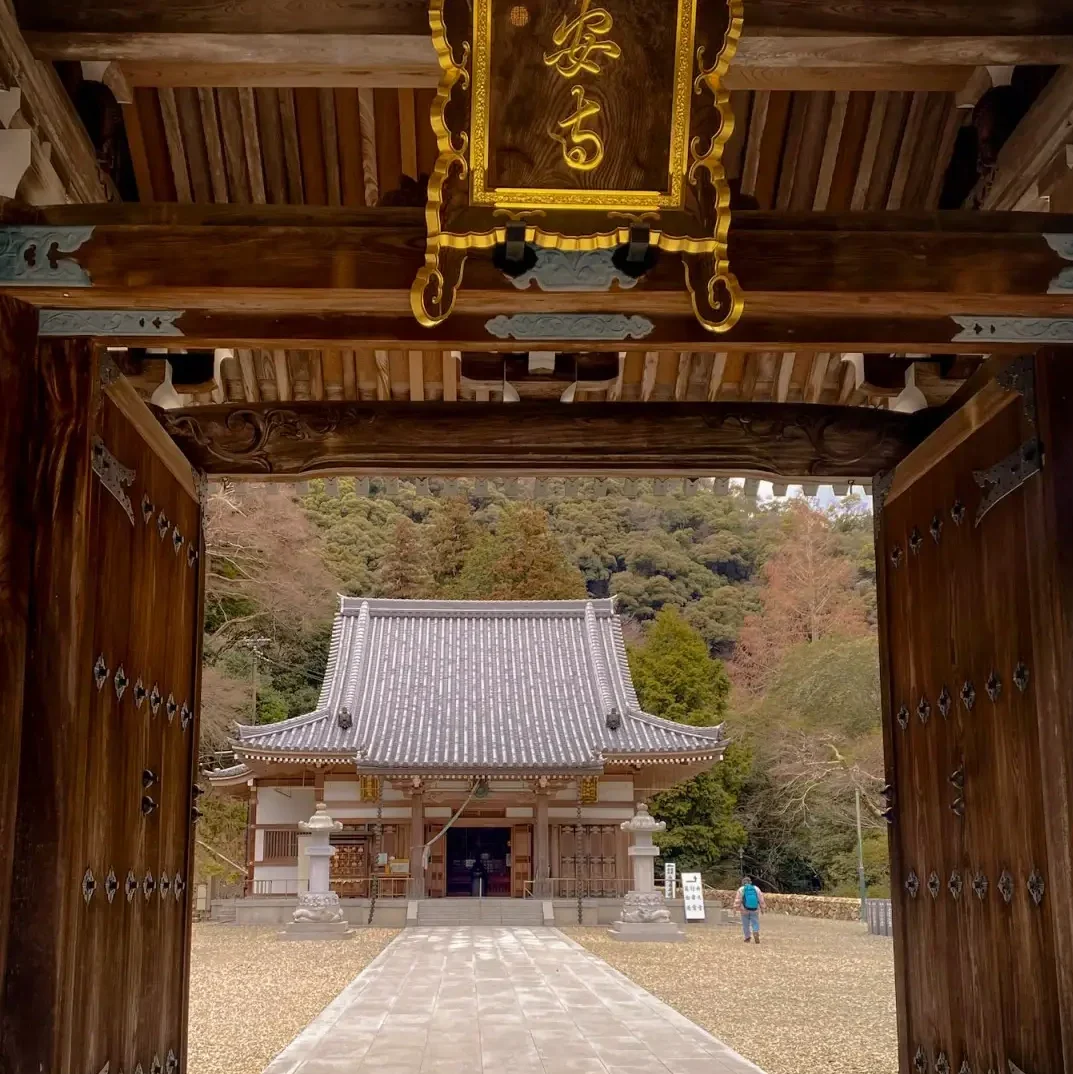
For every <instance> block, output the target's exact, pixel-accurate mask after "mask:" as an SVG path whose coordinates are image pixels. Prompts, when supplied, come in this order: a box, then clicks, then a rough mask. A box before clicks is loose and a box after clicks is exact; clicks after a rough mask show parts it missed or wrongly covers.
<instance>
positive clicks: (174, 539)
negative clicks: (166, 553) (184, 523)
mask: <svg viewBox="0 0 1073 1074" xmlns="http://www.w3.org/2000/svg"><path fill="white" fill-rule="evenodd" d="M184 540H185V538H184V537H183V535H182V534H181V533H180V532H179V527H178V526H174V527H172V531H171V544H172V547H173V548H174V549H175V554H176V555H178V554H179V552H180V550H181V549H182V547H183V541H184Z"/></svg>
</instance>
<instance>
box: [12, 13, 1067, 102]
mask: <svg viewBox="0 0 1073 1074" xmlns="http://www.w3.org/2000/svg"><path fill="white" fill-rule="evenodd" d="M33 24H34V23H33V22H32V21H31V25H33ZM303 29H305V27H301V26H296V28H295V32H293V33H249V32H247V31H246V28H245V27H244V28H243V29H242V30H241V31H239V32H226V33H220V32H215V31H208V30H206V31H203V32H191V31H190V30H189V29H185V30H183V31H181V32H171V33H167V32H153V31H142V30H126V31H111V32H105V31H101V30H96V29H80V30H77V31H71V30H49V31H34V30H27V31H26V34H27V39H28V41H29V42H30V44H31V47H32V48H33V50H34V52H35V54H36V55H37V56H38V57H39V58H41V59H46V60H93V61H104V62H115V63H118V64H120V65H121V66H122V70H123V74H124V75H125V77H126V78H127V80H128V81H129V82H130V83H131V84H132V85H143V86H169V87H175V86H217V87H219V86H241V87H246V88H248V87H250V86H283V85H286V86H328V87H345V86H359V87H360V86H373V87H398V86H404V87H405V86H414V87H420V86H434V85H436V83H437V81H438V79H439V74H440V68H439V64H438V62H437V59H436V54H435V52H434V50H433V48H432V43H431V39H430V37H429V33H428V26H427V22H426V24H425V25H424V26H423V27H420V28H419V29H418V30H417V31H416V32H414V33H410V34H404V33H394V32H385V33H364V34H362V33H346V34H344V33H309V32H305V33H303V32H301V31H302V30H303ZM1065 63H1073V34H1067V35H1062V36H1058V35H1055V36H1044V35H1021V36H992V35H958V36H928V37H918V36H908V35H891V34H877V33H872V32H867V31H866V32H858V33H852V34H819V35H815V34H813V35H805V36H795V35H793V34H789V33H786V32H784V31H782V30H780V29H776V30H772V31H769V30H766V29H764V28H763V27H762V26H761V27H756V26H754V25H753V24H752V21H751V18H750V20H749V21H748V22H747V25H746V31H745V34H744V36H743V38H742V41H741V44H740V46H739V48H738V53H737V56H736V57H735V60H734V63H733V65H732V66H731V69H730V71H729V72H728V74H727V77H726V80H725V84H726V86H727V88H728V89H756V88H761V89H842V90H876V89H900V90H906V89H915V90H920V91H923V90H948V91H957V90H961V89H962V88H963V87H965V86H966V85H967V84H968V82H969V81H970V80H971V78H972V75H973V73H974V71H975V70H976V69H978V68H980V67H985V66H1008V65H1015V64H1065Z"/></svg>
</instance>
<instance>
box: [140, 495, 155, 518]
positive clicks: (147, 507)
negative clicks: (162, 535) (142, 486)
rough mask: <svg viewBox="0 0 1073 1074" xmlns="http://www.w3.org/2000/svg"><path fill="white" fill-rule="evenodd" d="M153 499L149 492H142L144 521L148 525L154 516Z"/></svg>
mask: <svg viewBox="0 0 1073 1074" xmlns="http://www.w3.org/2000/svg"><path fill="white" fill-rule="evenodd" d="M153 510H154V508H153V501H152V500H150V499H149V493H148V492H143V493H142V521H143V522H144V523H145V524H146V525H147V526H148V525H149V521H150V519H152V517H153Z"/></svg>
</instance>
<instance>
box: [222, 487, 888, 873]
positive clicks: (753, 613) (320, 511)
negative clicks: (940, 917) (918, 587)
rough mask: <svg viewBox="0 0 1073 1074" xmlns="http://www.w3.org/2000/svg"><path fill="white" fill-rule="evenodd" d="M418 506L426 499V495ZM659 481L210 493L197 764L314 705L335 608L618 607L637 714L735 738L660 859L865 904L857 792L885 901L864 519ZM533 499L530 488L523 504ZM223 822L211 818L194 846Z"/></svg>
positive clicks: (697, 783) (228, 817)
mask: <svg viewBox="0 0 1073 1074" xmlns="http://www.w3.org/2000/svg"><path fill="white" fill-rule="evenodd" d="M432 484H433V491H435V485H436V483H435V482H433V483H432ZM656 489H657V486H654V485H653V483H651V482H644V481H642V482H630V483H628V484H627V483H623V482H619V481H604V480H582V481H571V482H569V483H565V482H557V481H549V482H545V483H542V487H541V490H540V493H541V494H540V495H539V496H534V495H528V496H526V497H524V498H519V499H511V498H508V497H507V496H506V495H505V494H504V493H505V488H504V487H503V486H500V485H498V484H497V483H490V482H478V483H466V482H463V483H461V485H460V487H459V488H458V494H457V495H455V496H453V497H445V496H443V495H433V494H432V492H430V491H429V489H428V483H427V482H421V483H418V484H416V485H415V484H411V483H406V482H398V481H391V482H387V481H373V482H371V484H370V486H369V491H368V494H364V493H365V489H364V486H363V487H362V490H361V491H362V493H363V494H360V495H359V494H358V488H357V486H356V484H355V482H354V481H351V480H341V481H339V482H337V483H336V482H333V483H331V484H330V485H326V483H324V482H320V481H314V482H312V483H311V485H310V487H309V489H308V491H307V492H305V493H304V494H301V495H299V494H296V492H295V491H294V490H293V489H292V488H290V487H276V488H271V487H250V486H245V487H234V488H232V487H225V488H224V489H223V490H222V491H220V492H217V493H216V494H214V495H213V497H212V500H211V504H210V512H209V521H208V526H207V540H208V545H209V552H210V579H209V586H208V598H207V607H208V612H207V625H206V639H205V664H206V667H205V677H204V694H205V696H204V703H203V725H204V726H203V735H202V752H203V757H204V760H205V761H206V763H212V761H213V758H214V756H215V753H216V751H219V750H222V749H224V748H225V746H226V731H227V727H228V725H229V724H230V723H231V722H233V721H236V720H238V721H242V722H251V721H252V720H253V719H254V718H256V720H257V721H258V722H270V721H274V720H278V719H282V718H285V717H287V716H291V715H296V714H299V713H302V712H307V711H309V710H310V709H311V708H312V707H314V705H315V703H316V696H317V692H318V690H319V687H320V680H321V676H322V674H323V670H324V665H325V661H326V656H327V645H328V640H329V635H330V628H331V618H332V614H333V611H334V607H335V595H336V593H337V592H344V593H348V594H352V595H370V596H390V597H411V598H414V597H445V598H472V599H512V598H513V599H541V598H570V597H583V596H585V594H586V593H588V594H589V595H592V596H600V597H603V596H608V595H613V596H615V597H616V599H617V606H618V608H619V611H620V612H621V613H622V614H623V615H624V616H625V618H626V625H627V636H628V641H629V651H630V661H631V667H632V668H633V672H634V676H635V680H636V682H637V687H638V691H639V694H640V697H641V701H642V704H643V705H644V706H645V708H646V709H648V711H651V712H654V713H657V714H659V715H663V716H666V717H668V718H670V719H675V720H682V721H684V722H688V723H694V724H712V723H718V722H720V721H724V720H725V721H726V723H727V727H728V731H729V733H730V735H731V737H732V739H733V745H732V746H731V748H730V749H729V750H728V751H727V757H726V760H725V762H724V763H723V764H722V765H720V766H718V767H717V768H716V769H714V770H713V771H712V772H710V773H708V774H706V775H704V776H700V777H698V778H697V779H695V780H692V781H690V782H689V783H687V784H684V785H682V786H681V787H679V788H676V789H675V790H674V791H670V792H667V793H665V794H663V795H661V796H660V797H659V799H658V800H657V802H656V803H655V810H656V811H657V812H658V814H659V815H660V816H662V817H663V818H664V819H666V820H667V821H668V823H669V831H668V833H667V836H666V837H665V839H664V841H663V846H664V851H665V853H667V854H671V855H673V856H674V857H676V858H677V859H678V860H679V863H680V866H681V867H689V866H693V867H697V868H701V869H703V870H704V871H705V873H706V875H707V876H708V877H709V878H710V879H711V880H713V881H716V882H719V881H722V880H730V879H733V877H735V876H736V875H737V873H738V871H739V869H740V868H741V867H742V866H744V867H745V868H746V869H748V870H749V871H751V872H752V873H753V875H754V876H759V877H760V878H761V880H762V881H763V882H764V884H765V886H768V887H771V888H773V889H779V890H818V889H820V888H823V889H826V890H837V891H851V890H856V879H855V878H856V873H855V869H856V851H855V847H856V835H855V820H854V792H855V791H856V790H860V791H861V792H862V797H863V801H864V821H865V826H866V843H865V852H866V865H867V867H868V872H869V879H870V881H871V883H872V884H873V889H874V890H877V891H880V890H883V888H884V885H885V884H886V882H887V880H886V877H887V867H886V842H885V831H884V827H883V824H882V821H881V819H880V817H879V802H878V789H879V787H880V786H881V784H882V779H881V771H882V758H881V745H880V738H879V681H878V664H877V651H876V639H875V632H874V622H875V588H874V561H873V556H872V520H871V515H870V514H869V513H868V511H867V508H866V507H865V506H864V505H862V504H861V503H860V502H859V501H857V500H852V499H850V500H846V501H843V503H842V504H841V505H840V506H839V507H837V508H833V509H829V510H827V511H820V510H818V509H816V508H815V506H811V505H810V504H809V503H808V502H807V501H803V500H796V501H789V502H785V501H783V502H774V503H769V504H759V505H758V504H757V503H755V502H752V501H750V500H748V499H746V497H745V496H744V495H743V494H742V493H741V491H740V490H737V489H731V492H730V494H726V495H717V494H715V492H714V491H713V490H712V489H710V488H699V489H693V490H692V491H691V494H687V492H686V491H684V490H678V491H674V492H670V493H664V492H662V490H661V491H660V494H657V492H656ZM529 491H531V490H529ZM237 826H238V825H237V818H236V816H235V815H234V813H233V811H231V812H229V811H228V810H227V809H225V808H223V807H222V805H221V806H219V807H218V808H215V809H210V811H209V813H208V814H207V816H206V820H205V822H203V833H204V836H203V837H204V838H205V839H206V841H208V842H212V841H213V839H215V840H217V843H215V844H213V845H219V844H220V843H228V844H229V843H231V842H233V840H234V839H235V838H236V837H237V834H238V833H237Z"/></svg>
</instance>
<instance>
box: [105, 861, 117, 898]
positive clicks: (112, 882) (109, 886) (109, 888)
mask: <svg viewBox="0 0 1073 1074" xmlns="http://www.w3.org/2000/svg"><path fill="white" fill-rule="evenodd" d="M118 890H119V881H118V880H117V879H116V875H115V869H109V870H108V875H107V876H106V877H105V878H104V894H105V895H107V896H108V901H109V902H111V901H112V900H113V899H114V898H115V893H116V892H117V891H118Z"/></svg>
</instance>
